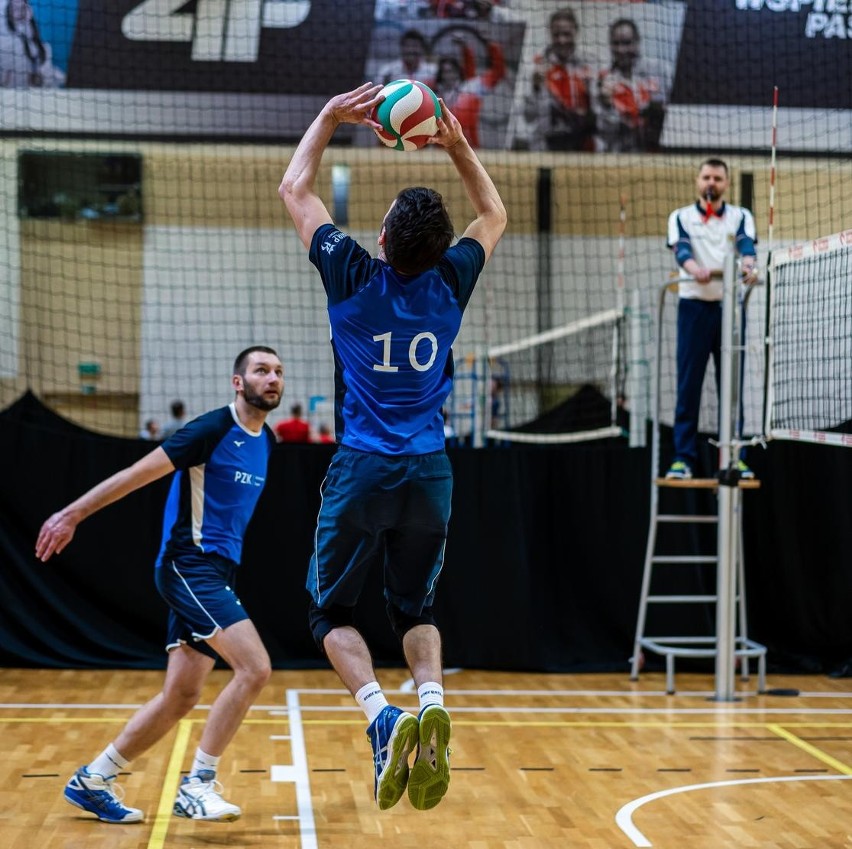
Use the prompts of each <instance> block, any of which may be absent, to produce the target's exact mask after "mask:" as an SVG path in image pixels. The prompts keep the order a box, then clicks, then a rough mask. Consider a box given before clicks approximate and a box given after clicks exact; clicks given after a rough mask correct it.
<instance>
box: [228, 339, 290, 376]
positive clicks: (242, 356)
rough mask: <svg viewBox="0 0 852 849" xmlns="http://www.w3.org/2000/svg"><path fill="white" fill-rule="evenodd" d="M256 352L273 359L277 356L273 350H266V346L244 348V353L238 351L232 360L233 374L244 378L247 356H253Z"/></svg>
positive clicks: (276, 352)
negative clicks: (270, 355) (268, 355)
mask: <svg viewBox="0 0 852 849" xmlns="http://www.w3.org/2000/svg"><path fill="white" fill-rule="evenodd" d="M257 351H259V352H260V353H262V354H272V356H273V357H277V356H278V351H276V350H275V349H274V348H267V347H266V345H252V346H251V348H246V349H245V351H240V353H239V354H237V358H236V359H235V360H234V374H239V375H242V376H243V377H245V376H246V366H247V365H248V358H249V354H254V353H255V352H257ZM279 359H280V357H279Z"/></svg>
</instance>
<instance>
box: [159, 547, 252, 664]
mask: <svg viewBox="0 0 852 849" xmlns="http://www.w3.org/2000/svg"><path fill="white" fill-rule="evenodd" d="M154 571H155V583H156V585H157V589H158V590H159V592H160V595H161V596H162V597H163V599H164V600H165V602H166V604H167V605H168V606H169V624H168V633H167V637H166V651H168V650H170V649H173V648H176V647H177V646H179V645H180V644H181V643H186V644H188V645H190V646H191V647H192V648H194V649H195V650H196V651H200V652H201V653H202V654H206V655H208V656H209V657H217V655H216V652H215V651H213V649H212V648H210V646H208V645H207V643H206V642H205V640H207V639H209V638H210V637H212V636H213V635H214V634H216V632H217V631H220V630H224V629H225V628H227V627H228V626H229V625H233V624H234V623H235V622H241V621H242V620H243V619H248V618H249V615H248V613H246V611H245V609H244V608H243V606H242V603H241V602H240V600H239V598H237V594H236V593H235V592H234V584H235V581H236V572H237V566H236V564H235V563H233V561H231V560H227V559H226V558H224V557H219V556H218V555H216V554H199V555H190V556H187V555H184V556H182V557H180V558H179V559H176V560H175V559H171V558H165V559H164V560H163V562H162V563H159V564H158V565H157V568H156V569H155V570H154Z"/></svg>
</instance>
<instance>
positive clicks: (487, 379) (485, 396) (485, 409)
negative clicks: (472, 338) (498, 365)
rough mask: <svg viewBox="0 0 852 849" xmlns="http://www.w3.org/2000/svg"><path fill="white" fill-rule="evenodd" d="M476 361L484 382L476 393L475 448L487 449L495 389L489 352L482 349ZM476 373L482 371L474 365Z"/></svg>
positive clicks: (474, 412) (474, 414)
mask: <svg viewBox="0 0 852 849" xmlns="http://www.w3.org/2000/svg"><path fill="white" fill-rule="evenodd" d="M476 359H477V360H479V361H480V362H481V364H482V366H481V374H482V380H481V385H480V386H479V389H478V391H475V398H474V405H473V431H472V433H473V447H474V448H483V447H485V434H486V433H487V432H488V431H489V430H491V399H492V395H493V389H492V386H491V363H490V360H489V357H488V350H487V349H485V348H480V350H479V352H478V353H477V356H476ZM474 373H476V374H479V373H480V369H477V368H476V366H475V365H474Z"/></svg>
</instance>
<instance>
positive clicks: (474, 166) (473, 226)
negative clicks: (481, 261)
mask: <svg viewBox="0 0 852 849" xmlns="http://www.w3.org/2000/svg"><path fill="white" fill-rule="evenodd" d="M441 115H442V117H441V118H439V119H438V132H437V133H436V134H435V135H434V136H433V138H432V139H430V141H431V142H432V143H433V144H437V145H440V146H441V147H443V148H444V149H445V150H446V151H447V153H448V154H449V156H450V159H452V161H453V165H455V166H456V170H457V171H458V173H459V176H460V177H461V181H462V183H463V184H464V188H465V191H466V192H467V196H468V197H469V198H470V202H471V203H472V204H473V208H474V210H475V211H476V218H474V220H473V221H471V222H470V224H468V226H467V229H466V230H465V231H464V235H465V236H467V237H469V238H471V239H476V241H477V242H479V244H480V245H482V248H483V250H484V251H485V259H486V260H487V259H488V258H489V257H490V256H491V253H492V252H493V250H494V248H495V246H496V245H497V242H499V241H500V237H501V236H502V235H503V231H504V230H505V229H506V208H505V207H504V206H503V201H502V200H501V199H500V195H499V193H498V192H497V187H496V186H495V185H494V182H493V181H492V179H491V177H490V176H489V175H488V172H487V171H486V170H485V167H484V166H483V164H482V163H481V162H480V161H479V157H478V156H477V155H476V152H475V151H474V150H473V148H472V147H471V146H470V143H469V142H468V140H467V139H466V138H465V136H464V132H463V131H462V128H461V124H459V121H458V118H456V116H455V115H453V113H452V112H450V110H449V109H448V108H447V105H446V103H444V101H443V100H441Z"/></svg>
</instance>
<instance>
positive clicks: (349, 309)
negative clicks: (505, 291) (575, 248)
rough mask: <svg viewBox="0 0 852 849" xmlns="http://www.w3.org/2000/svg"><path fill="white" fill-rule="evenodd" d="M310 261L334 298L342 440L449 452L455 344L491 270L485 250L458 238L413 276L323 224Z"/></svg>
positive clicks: (360, 445)
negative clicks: (447, 419)
mask: <svg viewBox="0 0 852 849" xmlns="http://www.w3.org/2000/svg"><path fill="white" fill-rule="evenodd" d="M310 259H311V262H312V263H313V264H314V265H315V266H316V267H317V269H318V270H319V272H320V276H321V277H322V282H323V286H324V287H325V291H326V294H327V295H328V317H329V322H330V325H331V345H332V349H333V351H334V364H335V428H336V432H337V434H338V441H339V442H340V443H341V444H343V445H347V446H349V447H350V448H356V449H358V450H359V451H369V452H373V453H379V454H392V455H411V454H428V453H430V452H432V451H440V450H443V448H444V422H443V419H442V417H441V407H442V406H443V405H444V402H445V401H446V400H447V396H448V395H449V394H450V390H451V389H452V381H453V354H452V345H453V342H454V341H455V338H456V336H457V335H458V332H459V328H460V327H461V321H462V314H463V313H464V309H465V307H466V306H467V304H468V301H469V300H470V297H471V295H472V294H473V288H474V286H475V285H476V280H477V278H478V277H479V274H480V273H481V271H482V269H483V266H484V265H485V251H484V250H483V248H482V245H480V244H479V242H477V241H476V240H475V239H461V240H460V241H459V242H458V244H456V245H454V246H453V247H451V248H450V249H449V250H448V251H447V252H446V253H445V254H444V256H443V258H442V259H441V260H440V262H439V263H438V264H437V265H436V266H435V267H434V268H432V269H430V270H429V271H426V272H424V273H423V274H418V275H415V276H407V275H404V274H399V273H397V272H396V271H394V269H393V268H391V266H390V265H388V264H387V263H386V262H384V261H383V260H380V259H373V258H372V257H371V256H370V254H369V253H368V252H367V251H366V250H364V248H362V247H361V246H360V245H359V244H358V243H357V242H356V241H355V240H354V239H352V238H351V237H350V236H347V235H346V234H345V233H343V232H341V231H340V230H338V229H337V228H336V227H335V226H334V225H332V224H324V225H322V226H321V227H319V228H318V229H317V231H316V233H314V237H313V240H312V241H311V250H310Z"/></svg>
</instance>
